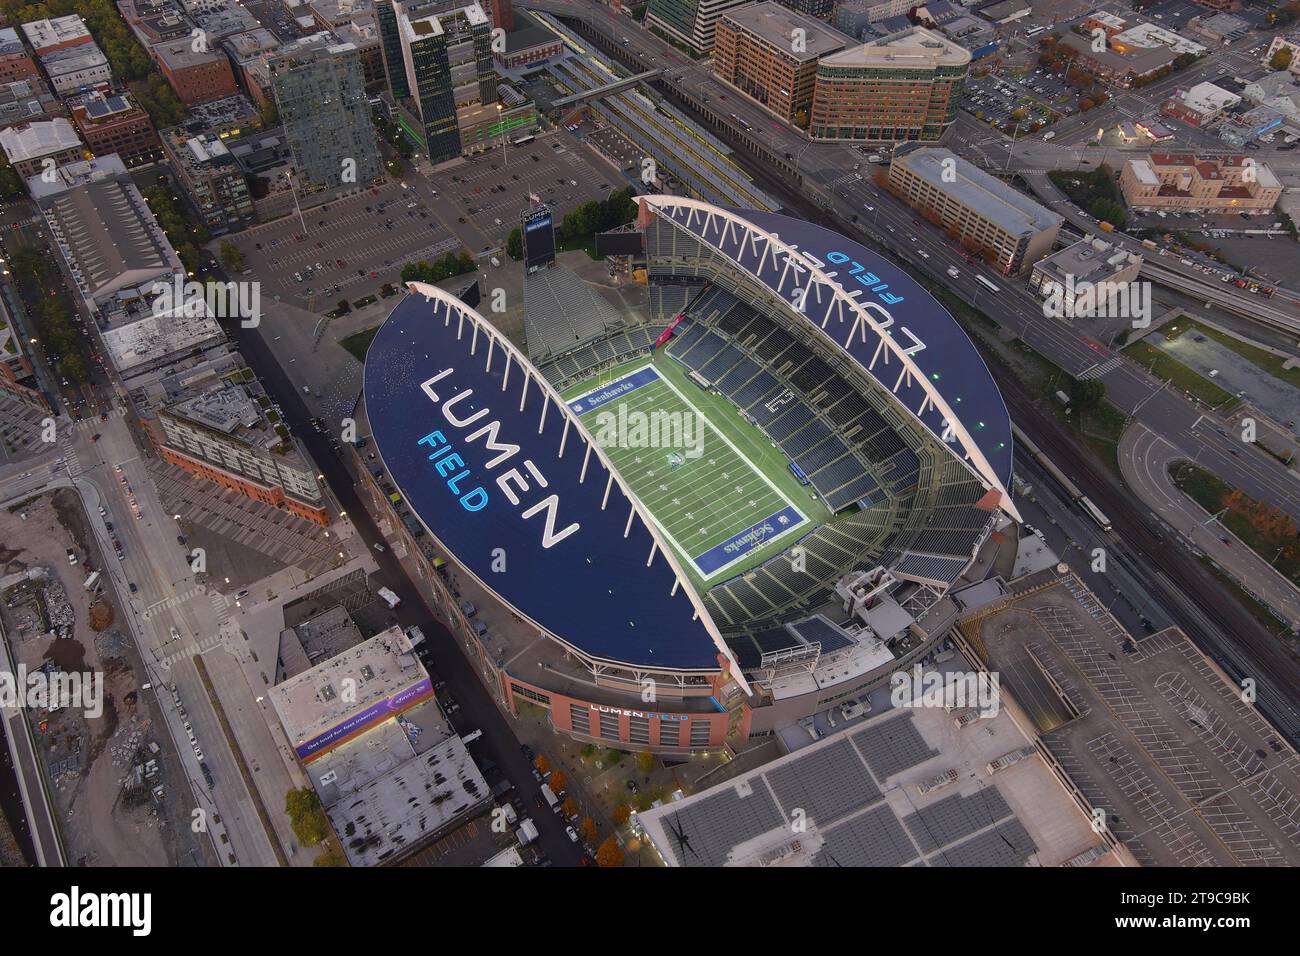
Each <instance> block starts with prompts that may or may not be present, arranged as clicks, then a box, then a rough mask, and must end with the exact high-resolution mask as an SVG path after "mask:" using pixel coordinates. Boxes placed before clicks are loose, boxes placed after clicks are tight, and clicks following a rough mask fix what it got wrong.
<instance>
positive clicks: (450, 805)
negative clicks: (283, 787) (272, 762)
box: [307, 701, 492, 866]
mask: <svg viewBox="0 0 1300 956" xmlns="http://www.w3.org/2000/svg"><path fill="white" fill-rule="evenodd" d="M439 721H441V717H440V715H439V714H438V705H437V704H436V703H434V702H433V701H429V702H428V703H426V704H422V705H420V706H419V707H414V708H412V709H411V710H409V711H406V712H405V713H403V714H401V715H399V716H398V717H397V718H396V719H395V720H388V721H385V722H383V723H381V724H379V725H377V726H376V727H373V728H372V729H370V730H368V731H366V732H365V733H364V734H361V735H360V736H358V737H356V738H355V739H353V740H351V741H348V742H347V743H345V744H343V745H341V746H340V747H337V748H335V749H334V750H333V751H331V752H330V753H328V754H325V755H324V756H323V757H321V758H320V759H319V760H315V761H313V762H312V763H310V764H308V765H307V768H308V773H309V775H310V776H311V778H312V784H313V786H314V787H315V788H316V792H317V794H318V795H319V796H320V798H321V805H322V806H323V807H324V808H325V813H326V815H327V816H328V817H329V818H330V823H331V824H332V825H333V827H334V831H335V832H336V833H337V834H338V835H339V840H340V842H341V843H342V845H343V851H344V853H346V854H347V857H348V862H349V863H351V864H352V865H353V866H377V865H379V864H381V863H385V862H388V861H389V860H391V859H394V858H395V857H398V856H401V855H403V854H405V853H406V852H407V851H409V850H412V849H414V848H416V847H418V846H420V845H421V844H422V843H424V842H425V841H426V840H430V839H432V838H434V837H435V836H437V835H438V834H440V833H444V832H446V831H447V830H448V829H449V828H451V827H453V826H455V825H457V824H458V822H459V821H460V820H461V819H462V818H468V817H469V816H470V815H471V814H473V813H475V812H476V811H478V810H480V809H481V808H483V807H485V806H487V804H488V801H490V799H491V795H492V794H491V788H490V787H489V786H488V785H487V782H486V781H485V780H484V779H483V775H482V774H481V773H480V772H479V769H478V767H477V766H476V765H475V764H474V760H473V758H472V757H471V756H470V754H469V751H467V750H466V749H465V744H464V742H463V741H462V740H461V739H460V737H458V736H456V735H455V734H450V735H449V736H448V735H446V734H445V733H444V734H443V735H442V736H441V737H439V736H438V734H439V728H438V726H437V723H438V722H439ZM441 726H442V730H443V731H444V732H445V731H446V730H447V728H446V724H445V722H442V725H441Z"/></svg>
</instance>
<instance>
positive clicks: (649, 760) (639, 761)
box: [636, 750, 655, 773]
mask: <svg viewBox="0 0 1300 956" xmlns="http://www.w3.org/2000/svg"><path fill="white" fill-rule="evenodd" d="M636 765H637V767H638V768H639V769H640V770H641V771H642V772H643V773H649V772H650V771H651V770H653V769H654V768H655V755H654V754H652V753H651V752H650V751H648V750H642V751H641V752H640V753H638V754H637V755H636Z"/></svg>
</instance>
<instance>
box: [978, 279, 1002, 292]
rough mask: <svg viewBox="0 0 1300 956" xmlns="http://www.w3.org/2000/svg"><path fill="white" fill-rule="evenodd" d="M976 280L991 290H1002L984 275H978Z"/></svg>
mask: <svg viewBox="0 0 1300 956" xmlns="http://www.w3.org/2000/svg"><path fill="white" fill-rule="evenodd" d="M975 281H976V282H978V283H979V284H980V285H982V286H984V288H986V289H988V290H989V291H990V292H1001V291H1002V290H1001V289H999V288H998V287H997V286H995V285H994V284H993V283H992V282H990V281H989V280H988V279H986V278H984V277H983V276H982V275H976V276H975Z"/></svg>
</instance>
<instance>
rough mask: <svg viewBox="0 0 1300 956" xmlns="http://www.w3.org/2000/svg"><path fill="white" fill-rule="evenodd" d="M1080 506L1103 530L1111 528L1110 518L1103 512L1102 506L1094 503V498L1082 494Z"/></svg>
mask: <svg viewBox="0 0 1300 956" xmlns="http://www.w3.org/2000/svg"><path fill="white" fill-rule="evenodd" d="M1079 507H1080V508H1082V509H1083V512H1084V514H1086V515H1087V516H1088V517H1089V518H1091V519H1092V520H1093V521H1094V522H1095V523H1096V525H1097V527H1099V528H1101V530H1102V531H1109V530H1110V519H1109V518H1107V517H1106V516H1105V515H1104V514H1103V513H1102V511H1101V509H1100V508H1098V507H1097V506H1096V505H1094V504H1093V503H1092V499H1091V498H1089V497H1088V496H1087V495H1081V496H1080V497H1079Z"/></svg>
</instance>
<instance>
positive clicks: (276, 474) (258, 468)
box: [151, 380, 330, 527]
mask: <svg viewBox="0 0 1300 956" xmlns="http://www.w3.org/2000/svg"><path fill="white" fill-rule="evenodd" d="M254 381H255V380H254ZM254 388H255V386H254V385H252V384H250V383H248V382H242V381H241V382H239V383H238V384H231V383H229V382H222V383H221V384H220V385H216V386H205V387H204V388H203V389H202V390H201V391H199V392H198V394H195V395H185V396H183V397H181V398H180V399H179V400H177V401H174V402H172V403H170V404H167V405H165V406H163V407H161V408H159V409H158V410H157V419H156V421H155V422H154V423H153V427H152V429H151V431H152V433H153V437H154V440H155V442H156V443H157V445H158V451H159V454H160V455H161V456H162V458H163V459H164V460H165V461H167V462H169V463H171V464H173V465H177V466H179V467H181V468H184V469H185V470H186V471H188V472H190V473H191V474H194V475H199V476H200V477H203V478H207V479H208V480H209V481H213V482H216V483H217V484H219V485H221V486H222V487H224V488H229V489H231V490H232V491H238V492H239V493H240V494H243V495H245V496H247V497H249V498H253V499H255V500H257V501H262V502H265V503H266V504H269V505H274V506H275V507H277V508H284V509H285V510H286V511H289V512H290V513H292V514H295V515H297V516H298V517H300V518H306V519H307V520H308V521H313V522H315V523H316V524H319V525H322V526H326V527H327V526H328V525H329V523H330V517H329V511H328V510H327V508H326V506H325V502H324V498H323V497H322V495H321V490H320V485H318V484H317V482H316V469H315V466H314V465H312V463H311V462H310V461H309V460H308V459H307V458H306V457H305V456H304V455H303V454H302V453H301V452H300V451H299V450H298V448H297V446H296V445H295V444H294V441H293V437H292V436H291V435H290V433H289V430H288V428H286V427H285V426H284V425H283V424H282V423H280V422H272V421H271V420H269V419H268V418H267V415H266V412H265V410H264V409H263V407H262V404H261V403H260V402H259V401H258V400H257V397H256V396H255V395H254V394H253V393H252V392H251V391H250V389H254Z"/></svg>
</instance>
